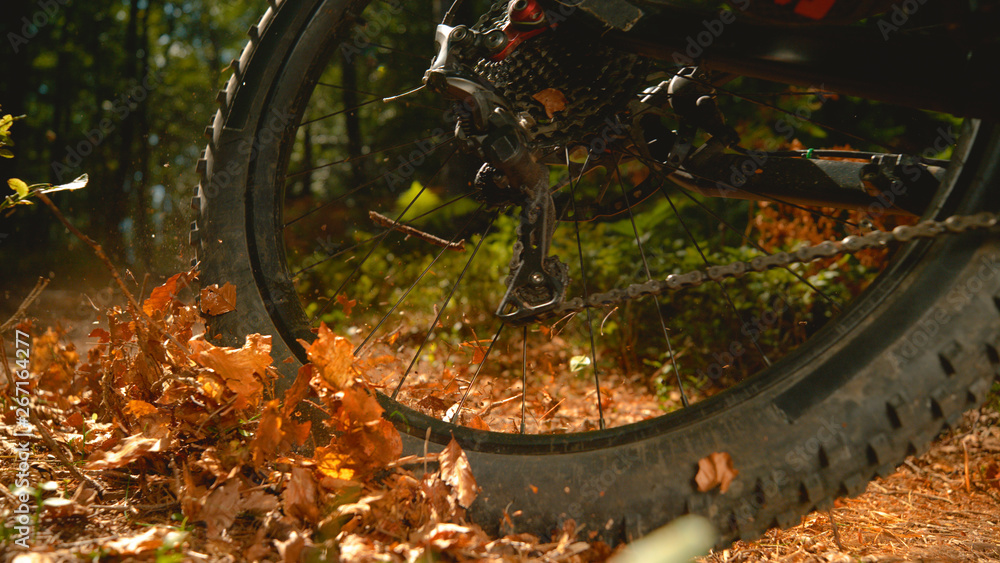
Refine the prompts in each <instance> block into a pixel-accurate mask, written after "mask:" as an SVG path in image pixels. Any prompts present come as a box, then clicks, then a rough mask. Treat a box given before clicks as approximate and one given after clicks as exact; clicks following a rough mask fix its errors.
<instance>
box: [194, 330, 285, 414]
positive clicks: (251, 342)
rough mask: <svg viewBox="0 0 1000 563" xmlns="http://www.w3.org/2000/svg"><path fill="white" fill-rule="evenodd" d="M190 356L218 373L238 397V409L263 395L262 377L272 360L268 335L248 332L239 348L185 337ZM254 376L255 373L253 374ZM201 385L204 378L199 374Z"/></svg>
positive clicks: (264, 376) (251, 404)
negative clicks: (187, 339) (249, 333)
mask: <svg viewBox="0 0 1000 563" xmlns="http://www.w3.org/2000/svg"><path fill="white" fill-rule="evenodd" d="M188 347H189V349H190V350H191V356H190V357H191V359H193V360H194V361H196V362H197V363H199V364H200V365H202V366H204V367H207V368H209V369H211V370H212V371H214V372H215V373H217V374H219V376H221V377H222V379H223V380H224V381H225V383H226V387H228V388H229V389H230V390H231V391H233V392H234V393H236V395H237V397H238V398H239V401H238V402H237V405H236V408H237V410H243V409H245V408H246V407H247V406H257V405H258V404H259V403H260V400H261V399H262V398H263V395H264V384H263V381H264V380H265V378H266V377H267V368H268V367H270V365H271V363H272V361H273V360H272V359H271V336H270V335H268V336H261V335H260V334H251V335H248V336H247V338H246V343H245V344H244V345H243V347H242V348H228V347H225V346H215V345H213V344H210V343H208V342H206V341H204V340H201V339H197V338H196V339H192V340H189V341H188ZM255 376H256V377H255ZM199 381H200V382H202V384H203V385H205V384H206V382H204V381H202V378H199Z"/></svg>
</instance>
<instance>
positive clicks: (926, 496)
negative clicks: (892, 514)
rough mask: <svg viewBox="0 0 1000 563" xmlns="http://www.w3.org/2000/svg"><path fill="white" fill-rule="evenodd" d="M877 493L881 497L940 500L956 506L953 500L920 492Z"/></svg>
mask: <svg viewBox="0 0 1000 563" xmlns="http://www.w3.org/2000/svg"><path fill="white" fill-rule="evenodd" d="M875 493H876V494H880V495H901V496H918V497H924V498H928V499H932V500H940V501H942V502H947V503H948V504H955V501H953V500H951V499H949V498H945V497H939V496H937V495H929V494H927V493H920V492H917V491H885V492H882V491H875Z"/></svg>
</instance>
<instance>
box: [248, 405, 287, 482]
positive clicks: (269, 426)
mask: <svg viewBox="0 0 1000 563" xmlns="http://www.w3.org/2000/svg"><path fill="white" fill-rule="evenodd" d="M280 405H281V400H280V399H272V400H270V401H268V402H267V404H266V405H265V406H264V412H263V413H261V415H260V422H258V423H257V432H256V433H254V437H253V440H251V441H250V453H251V455H252V456H253V464H254V465H255V466H257V467H260V466H261V464H263V463H264V462H265V461H267V460H268V459H271V458H273V457H274V455H275V454H277V453H278V451H280V448H281V443H282V441H283V439H284V437H285V431H284V430H282V428H281V426H282V424H283V422H284V420H283V419H282V417H281V411H280V410H279V406H280Z"/></svg>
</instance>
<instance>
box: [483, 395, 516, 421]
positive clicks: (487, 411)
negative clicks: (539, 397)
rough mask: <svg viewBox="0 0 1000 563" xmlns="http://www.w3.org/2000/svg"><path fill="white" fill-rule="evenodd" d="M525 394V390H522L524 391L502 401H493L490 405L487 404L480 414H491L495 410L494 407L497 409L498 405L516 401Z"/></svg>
mask: <svg viewBox="0 0 1000 563" xmlns="http://www.w3.org/2000/svg"><path fill="white" fill-rule="evenodd" d="M523 396H524V392H523V391H522V392H520V393H518V394H517V395H514V396H513V397H507V398H506V399H504V400H502V401H497V402H495V403H493V402H491V403H490V404H489V405H487V406H486V408H484V409H483V410H482V411H480V412H479V416H481V417H482V416H486V415H488V414H490V413H491V412H492V411H493V409H495V408H497V407H502V406H504V405H506V404H507V403H510V402H513V401H516V400H518V399H520V398H521V397H523Z"/></svg>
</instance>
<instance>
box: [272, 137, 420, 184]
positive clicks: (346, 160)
mask: <svg viewBox="0 0 1000 563" xmlns="http://www.w3.org/2000/svg"><path fill="white" fill-rule="evenodd" d="M434 137H436V135H428V136H426V137H421V138H419V139H414V140H413V141H409V142H406V143H400V144H398V145H393V146H391V147H385V148H383V149H378V150H376V151H371V152H369V153H366V154H363V155H360V156H350V157H347V158H344V159H341V160H335V161H333V162H328V163H326V164H320V165H318V166H314V167H312V168H308V169H305V170H299V171H298V172H294V173H292V174H288V175H287V176H285V178H286V179H288V178H295V177H298V176H302V175H303V174H308V173H310V172H315V171H317V170H322V169H323V168H329V167H331V166H337V165H338V164H349V163H352V162H357V161H359V160H363V159H365V158H371V157H373V156H378V155H380V154H382V153H385V152H389V151H393V150H396V149H403V148H406V147H409V146H412V145H415V144H417V143H420V142H422V141H427V140H430V139H433V138H434Z"/></svg>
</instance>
